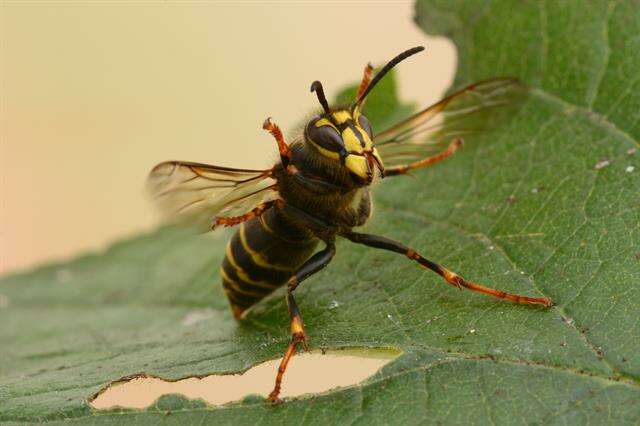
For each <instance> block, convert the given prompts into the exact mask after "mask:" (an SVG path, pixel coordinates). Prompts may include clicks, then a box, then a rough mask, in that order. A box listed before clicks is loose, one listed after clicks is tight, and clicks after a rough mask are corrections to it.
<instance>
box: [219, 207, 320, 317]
mask: <svg viewBox="0 0 640 426" xmlns="http://www.w3.org/2000/svg"><path fill="white" fill-rule="evenodd" d="M317 243H318V240H317V239H316V238H314V237H311V236H310V235H308V234H307V233H305V232H303V231H301V230H298V229H297V228H295V227H294V226H293V225H292V224H291V223H290V222H289V221H288V220H286V217H284V215H283V214H282V213H281V211H280V210H279V209H275V208H272V209H269V210H268V211H267V212H265V214H264V215H262V216H261V217H254V218H252V219H250V220H248V221H247V222H244V223H242V224H241V225H240V229H238V231H237V232H236V233H235V234H234V235H233V237H232V238H231V240H230V241H229V243H228V244H227V251H226V256H225V259H224V261H223V262H222V266H221V268H220V275H221V276H222V286H223V288H224V291H225V293H226V295H227V298H228V299H229V303H230V304H231V308H232V310H233V313H234V315H235V316H236V318H240V315H242V313H243V312H244V311H245V310H246V309H248V308H249V307H250V306H252V305H254V304H255V303H257V302H258V301H260V300H261V299H263V298H264V297H265V296H266V295H268V294H269V293H271V292H272V291H274V290H275V289H277V288H278V287H280V286H282V285H283V284H285V283H286V282H287V280H288V279H289V278H290V277H291V275H293V273H294V272H295V270H296V269H297V268H298V267H300V266H301V265H302V264H303V263H304V261H305V260H307V259H308V258H309V257H310V256H311V254H312V253H313V251H314V249H315V247H316V245H317Z"/></svg>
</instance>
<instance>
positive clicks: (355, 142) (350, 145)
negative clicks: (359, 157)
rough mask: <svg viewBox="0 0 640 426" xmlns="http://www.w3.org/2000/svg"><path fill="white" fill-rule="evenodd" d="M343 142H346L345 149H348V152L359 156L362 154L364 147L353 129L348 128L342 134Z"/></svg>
mask: <svg viewBox="0 0 640 426" xmlns="http://www.w3.org/2000/svg"><path fill="white" fill-rule="evenodd" d="M342 140H343V141H344V147H345V148H346V149H347V152H353V153H357V154H362V152H363V150H362V145H360V139H358V137H357V136H356V134H355V133H354V132H353V130H352V129H351V127H347V128H346V129H344V132H342Z"/></svg>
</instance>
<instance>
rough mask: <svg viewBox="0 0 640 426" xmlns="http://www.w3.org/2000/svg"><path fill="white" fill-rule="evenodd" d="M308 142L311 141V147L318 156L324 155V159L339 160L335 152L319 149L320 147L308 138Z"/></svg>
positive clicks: (338, 155)
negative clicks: (318, 153)
mask: <svg viewBox="0 0 640 426" xmlns="http://www.w3.org/2000/svg"><path fill="white" fill-rule="evenodd" d="M309 140H310V141H311V143H312V144H313V146H314V147H315V148H316V149H317V150H318V151H319V152H320V154H322V155H324V156H325V157H328V158H332V159H334V160H339V159H340V154H338V153H337V152H333V151H329V150H328V149H326V148H323V147H321V146H320V145H318V144H317V143H315V142H314V141H312V140H311V138H309Z"/></svg>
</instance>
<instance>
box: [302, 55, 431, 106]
mask: <svg viewBox="0 0 640 426" xmlns="http://www.w3.org/2000/svg"><path fill="white" fill-rule="evenodd" d="M423 50H424V46H417V47H414V48H411V49H409V50H405V51H404V52H402V53H401V54H399V55H398V56H396V57H395V58H393V59H392V60H390V61H389V62H387V65H385V66H384V67H383V68H382V69H381V70H380V72H378V73H377V74H376V75H375V77H373V80H371V83H369V85H368V86H367V88H366V89H365V91H364V92H363V93H362V94H361V95H360V97H359V98H358V100H357V101H356V102H355V103H354V104H353V107H352V109H353V110H356V109H357V108H359V107H360V105H361V104H362V101H364V98H366V97H367V95H368V94H369V92H371V89H373V88H374V87H375V85H376V84H378V82H379V81H380V80H381V79H382V77H384V76H385V75H386V74H387V73H388V72H389V71H391V68H393V67H395V66H396V65H398V64H399V63H400V62H402V61H404V60H405V59H407V58H408V57H409V56H413V55H415V54H416V53H418V52H422V51H423ZM318 84H320V83H318ZM311 90H313V86H311Z"/></svg>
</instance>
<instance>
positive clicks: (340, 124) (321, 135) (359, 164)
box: [305, 110, 384, 183]
mask: <svg viewBox="0 0 640 426" xmlns="http://www.w3.org/2000/svg"><path fill="white" fill-rule="evenodd" d="M305 136H306V139H307V141H309V142H310V143H311V145H313V147H314V148H315V149H316V150H317V151H318V152H319V153H320V154H322V155H324V156H325V157H328V158H331V159H334V160H339V161H340V162H341V163H342V165H343V166H344V167H346V168H347V169H348V170H349V172H351V173H352V174H353V175H355V176H356V177H357V178H359V179H361V180H363V181H365V182H366V183H371V181H372V180H373V178H374V176H375V174H376V170H377V172H378V173H379V174H380V175H381V176H382V175H384V167H383V165H382V160H381V159H380V156H379V155H378V152H377V151H376V148H375V147H374V146H373V142H372V138H373V133H372V131H371V124H369V120H367V118H366V117H365V116H364V115H362V114H359V113H357V112H356V113H355V114H353V113H352V112H350V111H348V110H338V111H334V112H329V113H325V114H322V115H321V116H318V117H316V118H314V119H313V120H311V121H310V122H309V124H307V127H306V128H305Z"/></svg>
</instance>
